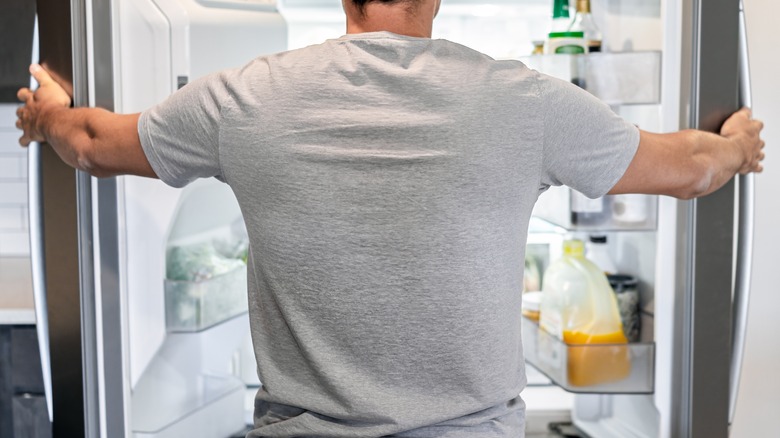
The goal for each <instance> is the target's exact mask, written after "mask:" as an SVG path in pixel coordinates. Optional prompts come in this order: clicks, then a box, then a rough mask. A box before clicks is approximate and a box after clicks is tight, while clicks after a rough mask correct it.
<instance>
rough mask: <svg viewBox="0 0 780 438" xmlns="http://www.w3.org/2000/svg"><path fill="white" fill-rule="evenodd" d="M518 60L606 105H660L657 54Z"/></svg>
mask: <svg viewBox="0 0 780 438" xmlns="http://www.w3.org/2000/svg"><path fill="white" fill-rule="evenodd" d="M519 59H520V61H522V62H523V63H524V64H525V65H527V66H528V67H530V68H532V69H534V70H538V71H540V72H542V73H545V74H548V75H550V76H554V77H556V78H558V79H562V80H564V81H567V82H571V83H573V84H576V85H578V86H580V87H582V88H584V89H585V90H587V91H589V92H590V93H591V94H593V95H594V96H596V97H598V98H599V99H601V100H602V101H604V102H605V103H607V104H609V105H613V106H618V105H648V104H660V103H661V52H658V51H648V52H612V53H590V54H587V55H563V54H556V55H532V56H524V57H521V58H519Z"/></svg>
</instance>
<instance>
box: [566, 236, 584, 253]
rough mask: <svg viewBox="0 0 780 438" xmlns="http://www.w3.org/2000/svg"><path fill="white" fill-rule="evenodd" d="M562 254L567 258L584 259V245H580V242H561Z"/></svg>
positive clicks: (576, 240) (575, 240) (574, 240)
mask: <svg viewBox="0 0 780 438" xmlns="http://www.w3.org/2000/svg"><path fill="white" fill-rule="evenodd" d="M563 253H564V254H565V255H568V256H574V257H584V256H585V245H584V244H583V243H582V240H578V239H572V240H567V241H565V242H563Z"/></svg>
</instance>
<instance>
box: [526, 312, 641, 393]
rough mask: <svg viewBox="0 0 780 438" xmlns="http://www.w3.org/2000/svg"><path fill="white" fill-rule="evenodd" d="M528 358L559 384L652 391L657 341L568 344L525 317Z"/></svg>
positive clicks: (587, 389)
mask: <svg viewBox="0 0 780 438" xmlns="http://www.w3.org/2000/svg"><path fill="white" fill-rule="evenodd" d="M523 351H524V353H525V360H526V361H527V362H528V363H530V364H531V365H533V366H534V367H536V368H537V369H538V370H539V371H541V372H542V373H543V374H544V375H545V376H547V377H548V378H549V379H550V380H552V381H553V383H555V384H556V385H558V386H560V387H561V388H563V389H565V390H566V391H569V392H574V393H585V394H652V393H653V391H654V386H655V381H654V377H655V372H654V364H655V344H654V343H652V342H642V343H630V344H600V345H598V344H589V345H567V344H565V343H563V342H562V341H561V340H559V339H558V338H556V337H554V336H552V335H550V334H549V333H547V332H546V331H544V330H541V329H540V328H539V326H538V325H537V324H536V323H535V322H533V321H531V320H529V319H527V318H525V317H523Z"/></svg>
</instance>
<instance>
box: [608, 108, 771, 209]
mask: <svg viewBox="0 0 780 438" xmlns="http://www.w3.org/2000/svg"><path fill="white" fill-rule="evenodd" d="M763 126H764V124H763V123H762V122H760V121H758V120H752V119H751V113H750V110H749V109H746V108H743V109H741V110H739V111H737V112H736V113H734V114H733V115H732V116H731V117H729V119H728V120H726V122H725V123H724V124H723V128H722V129H721V131H720V135H718V134H713V133H708V132H704V131H697V130H693V129H689V130H684V131H679V132H674V133H670V134H653V133H649V132H645V131H640V140H639V148H638V149H637V152H636V155H635V156H634V159H633V160H632V161H631V164H629V166H628V169H627V170H626V173H625V174H624V175H623V177H622V178H621V179H620V181H618V183H617V184H615V186H614V187H613V188H612V190H610V192H609V193H610V194H621V193H647V194H659V195H669V196H674V197H676V198H681V199H691V198H696V197H699V196H704V195H707V194H710V193H712V192H714V191H715V190H717V189H719V188H720V187H722V186H723V185H724V184H725V183H726V182H728V181H729V180H730V179H731V178H733V177H734V175H736V174H737V173H740V174H747V173H751V172H761V171H762V170H763V167H762V166H761V161H762V160H763V159H764V151H763V148H764V141H763V140H761V138H760V133H761V129H763Z"/></svg>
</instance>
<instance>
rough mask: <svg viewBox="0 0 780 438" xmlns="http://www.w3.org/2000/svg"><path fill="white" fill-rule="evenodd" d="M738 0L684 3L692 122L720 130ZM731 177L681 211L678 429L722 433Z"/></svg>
mask: <svg viewBox="0 0 780 438" xmlns="http://www.w3.org/2000/svg"><path fill="white" fill-rule="evenodd" d="M737 11H738V0H723V1H720V2H705V1H702V0H694V1H692V2H691V3H690V6H688V7H687V8H686V13H687V14H686V20H685V21H686V22H688V23H689V26H690V32H689V33H688V35H690V38H691V40H690V44H691V47H690V49H691V50H690V51H691V53H692V63H691V68H690V70H691V72H692V78H693V80H692V82H691V83H690V84H689V86H690V100H689V102H688V104H687V109H688V115H689V126H690V127H692V128H699V129H703V130H707V131H711V132H718V131H719V129H720V126H721V125H722V123H723V121H724V120H725V119H726V118H727V117H728V116H729V115H730V114H731V113H732V112H733V111H735V110H736V109H738V107H739V105H738V102H737V88H738V68H737V66H738V63H737V47H738V20H737V18H738V15H737ZM734 195H735V193H734V183H733V182H731V183H729V184H727V185H726V186H724V187H723V188H722V189H720V190H718V191H717V192H716V193H713V194H712V195H709V196H707V197H704V198H700V199H697V200H693V201H690V202H688V203H687V205H685V206H683V207H682V208H681V209H680V211H681V214H682V215H683V217H682V218H681V221H682V223H683V224H684V229H683V230H682V232H681V233H680V236H681V239H683V240H685V242H684V243H683V245H684V247H685V250H686V251H685V252H684V254H685V260H684V261H683V262H684V264H683V266H689V269H688V270H687V275H686V277H685V278H684V279H683V282H684V284H685V286H686V287H685V289H684V290H685V298H684V304H683V308H682V312H683V315H682V317H683V321H682V324H681V329H682V333H683V337H682V338H683V341H682V343H681V345H680V346H679V347H680V350H679V351H678V354H677V360H678V361H679V369H680V370H681V375H680V376H679V383H680V385H679V387H678V388H679V390H680V394H679V399H680V406H679V408H680V412H681V417H680V418H679V421H677V422H676V424H677V428H678V429H677V433H676V434H675V436H680V437H707V438H717V437H727V436H728V408H729V384H728V382H729V370H730V365H731V348H730V346H731V339H730V338H731V286H732V255H733V241H734V234H733V233H734Z"/></svg>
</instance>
